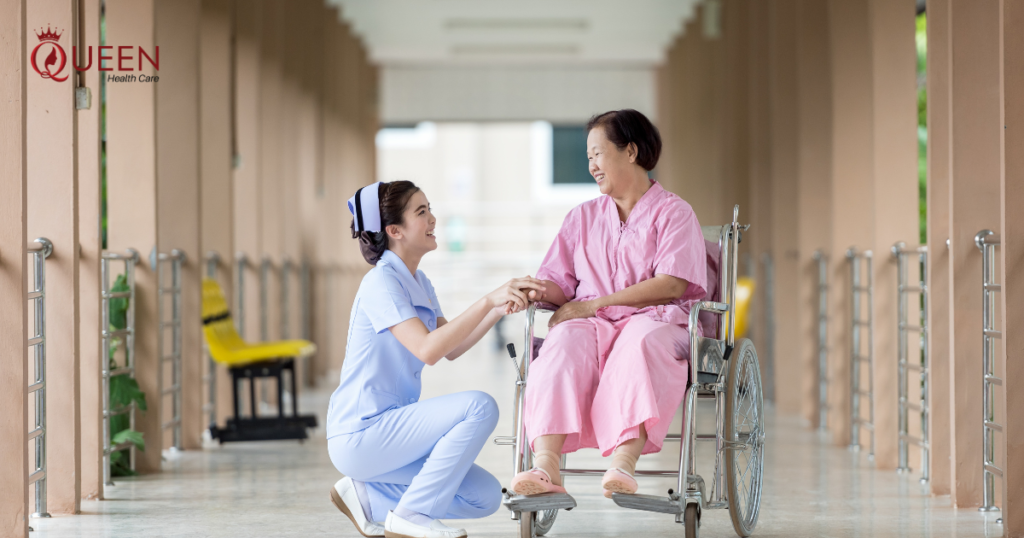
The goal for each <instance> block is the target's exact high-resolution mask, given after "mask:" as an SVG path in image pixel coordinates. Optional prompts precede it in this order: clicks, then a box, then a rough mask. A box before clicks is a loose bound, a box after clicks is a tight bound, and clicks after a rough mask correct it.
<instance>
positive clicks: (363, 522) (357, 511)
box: [331, 476, 385, 538]
mask: <svg viewBox="0 0 1024 538" xmlns="http://www.w3.org/2000/svg"><path fill="white" fill-rule="evenodd" d="M331 502H333V503H334V506H337V507H338V510H341V512H342V513H343V514H345V515H346V516H348V518H349V519H351V520H352V523H353V524H355V526H356V530H358V531H359V533H360V534H362V535H363V536H366V537H367V538H376V537H379V536H384V535H385V534H384V525H381V524H380V523H377V522H376V521H368V520H367V519H366V516H365V515H364V514H363V507H362V505H360V504H359V496H358V495H356V485H355V484H353V483H352V479H351V478H349V477H347V476H346V477H345V478H342V479H341V480H338V482H337V483H335V484H334V487H333V488H331Z"/></svg>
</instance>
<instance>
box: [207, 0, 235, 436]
mask: <svg viewBox="0 0 1024 538" xmlns="http://www.w3.org/2000/svg"><path fill="white" fill-rule="evenodd" d="M202 10H203V11H202V20H201V22H200V27H199V33H200V35H199V39H200V46H199V48H200V50H201V51H202V54H201V55H200V69H201V73H200V101H199V103H200V127H199V128H200V138H201V142H202V145H201V151H200V163H201V164H200V165H201V174H200V177H201V182H202V186H201V198H202V208H201V209H202V237H201V244H202V247H201V249H200V250H201V252H202V253H203V255H204V256H205V255H206V253H209V252H216V253H217V254H219V255H220V260H221V261H220V264H219V265H218V266H217V274H216V279H217V282H219V283H220V285H221V288H222V289H223V290H224V295H225V296H226V297H233V296H234V291H235V290H234V284H235V283H234V271H233V269H234V263H233V260H234V252H235V246H234V232H235V229H234V224H235V222H234V217H235V215H234V200H233V189H232V187H233V185H232V170H231V161H232V158H233V151H234V149H233V147H232V142H233V138H232V136H233V125H232V119H233V115H232V110H231V107H232V104H233V103H234V98H233V96H232V95H231V90H232V86H231V84H232V80H233V79H234V73H233V72H232V70H231V68H232V61H231V56H232V50H231V47H232V42H231V34H232V28H233V26H234V24H233V21H232V17H233V16H234V13H233V12H234V1H233V0H203V2H202ZM202 271H203V276H206V269H205V263H204V266H203V270H202ZM215 371H216V374H215V375H216V378H215V379H214V380H213V383H214V385H215V388H214V391H215V395H216V396H215V397H216V414H215V416H216V417H217V422H218V424H223V421H224V419H225V418H226V417H228V416H230V414H231V408H232V401H231V379H230V376H229V375H228V372H227V368H226V367H224V366H223V365H217V367H216V369H215ZM206 390H209V386H207V389H206ZM207 398H208V396H206V395H205V394H204V401H208V400H207ZM208 421H209V419H208V418H207V417H206V416H205V415H204V422H203V424H204V425H205V424H207V422H208Z"/></svg>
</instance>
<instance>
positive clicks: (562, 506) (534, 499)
mask: <svg viewBox="0 0 1024 538" xmlns="http://www.w3.org/2000/svg"><path fill="white" fill-rule="evenodd" d="M502 504H504V505H505V507H506V508H508V509H509V510H511V511H513V512H542V511H544V510H572V509H573V508H576V499H573V498H572V495H569V494H568V493H541V494H539V495H514V496H512V497H509V498H507V499H505V500H504V501H503V502H502Z"/></svg>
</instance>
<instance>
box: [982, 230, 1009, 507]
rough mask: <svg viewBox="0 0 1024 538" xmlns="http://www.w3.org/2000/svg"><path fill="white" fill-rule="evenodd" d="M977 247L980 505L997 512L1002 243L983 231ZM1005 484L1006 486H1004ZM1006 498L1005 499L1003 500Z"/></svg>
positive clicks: (987, 231)
mask: <svg viewBox="0 0 1024 538" xmlns="http://www.w3.org/2000/svg"><path fill="white" fill-rule="evenodd" d="M974 244H975V245H977V246H978V250H980V251H981V306H982V310H981V312H982V314H981V328H982V332H981V341H982V353H981V362H982V381H981V383H982V426H981V431H982V435H983V437H982V444H983V446H982V465H981V470H982V473H983V476H984V480H985V487H984V490H983V491H984V501H983V502H982V504H981V508H979V510H981V511H982V512H995V511H998V510H999V507H998V506H996V505H995V475H999V476H1000V477H1002V476H1003V470H1002V468H1000V467H998V466H996V462H995V459H996V446H995V445H996V442H995V441H996V439H995V432H997V431H1000V432H1001V431H1003V427H1002V425H1001V424H999V423H997V422H996V421H995V420H996V416H995V408H996V402H995V400H996V394H995V386H996V385H1002V384H1003V380H1002V379H1000V378H998V377H996V375H995V362H996V349H995V347H996V342H995V341H996V340H997V339H1000V338H1002V337H1003V334H1002V332H1000V331H999V330H997V329H996V327H995V325H994V323H995V314H996V305H995V301H994V300H993V297H992V295H993V294H994V293H997V292H1000V291H1002V286H1001V285H1000V284H998V283H996V282H995V279H996V268H995V265H996V264H995V258H996V247H997V246H999V245H1000V244H1001V241H1000V237H999V234H997V233H995V232H993V231H992V230H982V231H980V232H978V234H977V235H976V236H974ZM1005 485H1006V484H1005V481H1004V483H1003V486H1004V487H1005ZM1004 498H1005V497H1004Z"/></svg>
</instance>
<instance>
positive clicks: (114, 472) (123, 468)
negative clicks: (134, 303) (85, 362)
mask: <svg viewBox="0 0 1024 538" xmlns="http://www.w3.org/2000/svg"><path fill="white" fill-rule="evenodd" d="M110 291H111V292H114V293H117V292H124V291H129V289H128V278H127V277H126V276H125V275H123V274H121V275H118V276H117V279H115V280H114V285H113V287H111V290H110ZM109 314H110V330H111V331H117V330H121V329H124V328H125V327H127V326H128V298H127V297H118V298H114V299H111V300H110V312H109ZM122 344H124V342H123V340H122V339H120V338H114V339H113V340H112V341H111V343H110V356H108V357H107V360H108V363H109V368H110V370H111V371H114V370H116V369H117V368H118V364H117V350H118V349H119V348H120V347H121V346H122ZM132 403H134V404H135V407H136V409H138V410H140V411H145V410H146V394H145V393H143V392H142V390H141V389H139V383H138V381H136V380H135V379H134V378H132V377H131V376H130V375H128V374H120V375H115V376H111V378H110V409H111V410H115V409H118V408H121V407H124V406H127V405H131V404H132ZM125 441H130V442H131V443H132V444H133V445H135V448H136V450H139V451H145V450H146V443H145V440H144V439H143V438H142V432H138V431H135V430H133V429H131V421H130V420H129V416H128V415H127V414H121V415H113V416H111V417H110V444H111V445H119V444H121V443H123V442H125ZM110 474H111V476H131V475H134V474H136V473H135V471H133V470H132V468H131V465H130V461H129V457H128V451H127V450H121V451H118V452H114V453H112V454H111V455H110Z"/></svg>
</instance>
